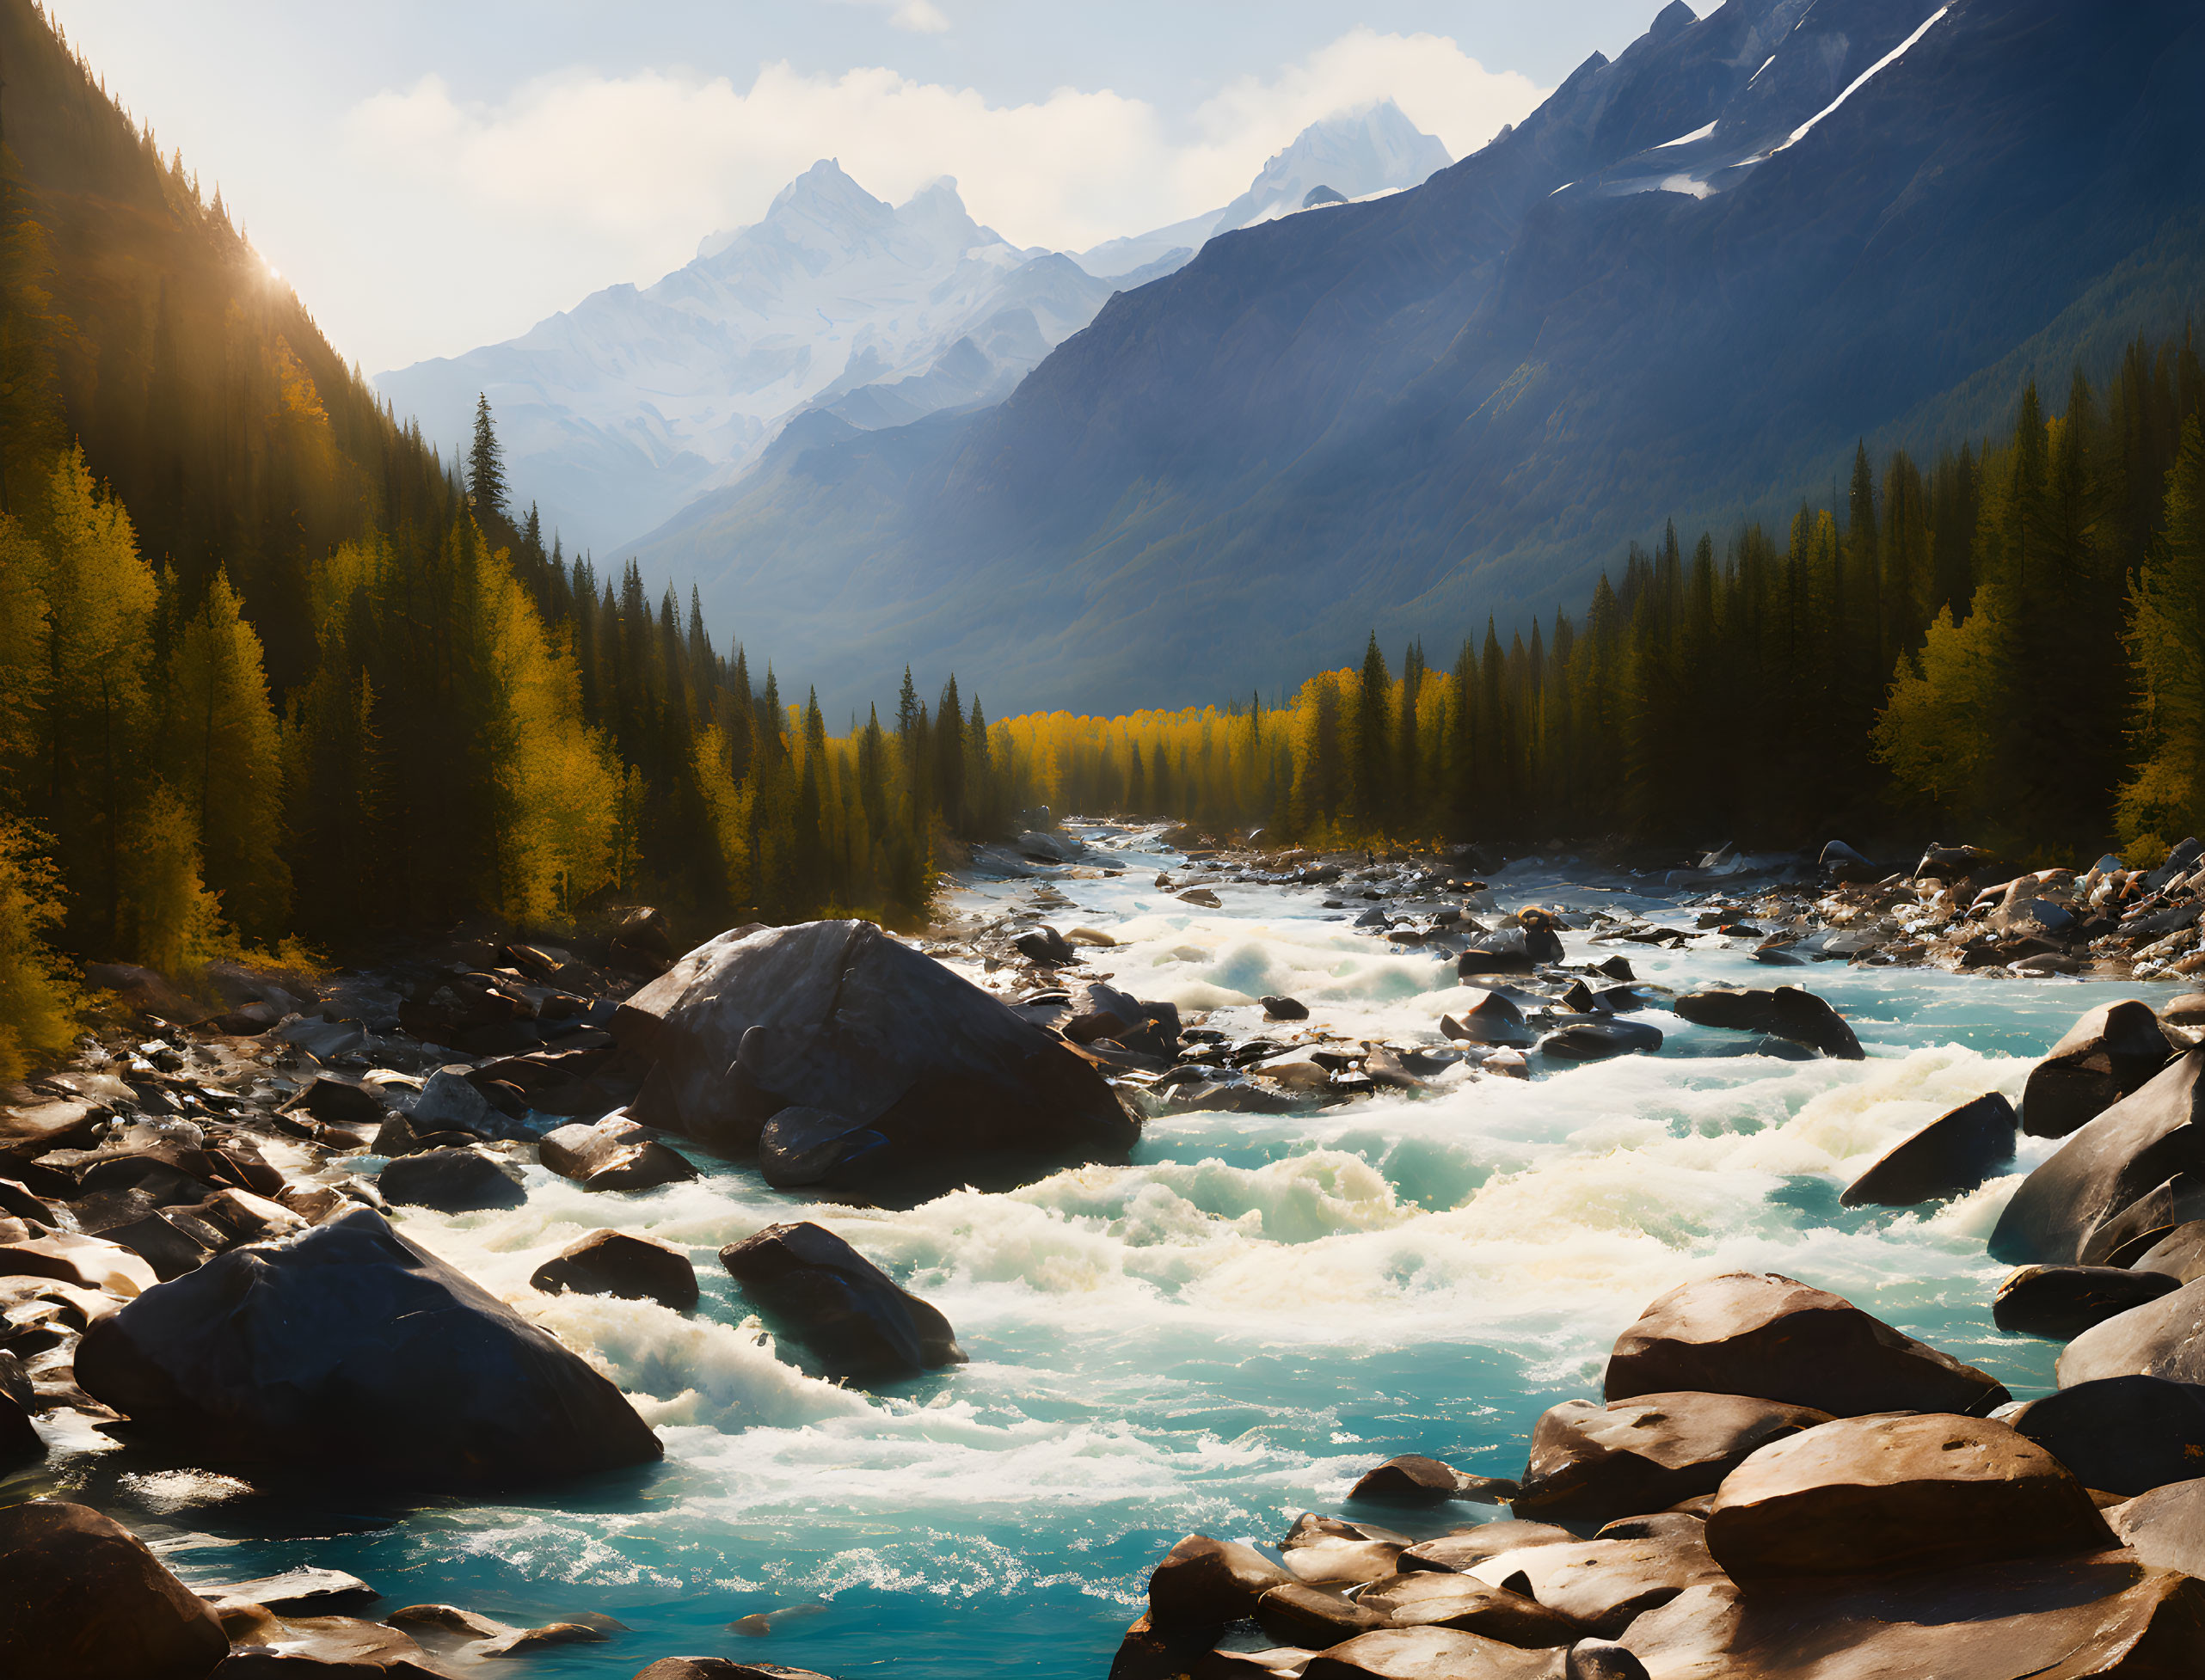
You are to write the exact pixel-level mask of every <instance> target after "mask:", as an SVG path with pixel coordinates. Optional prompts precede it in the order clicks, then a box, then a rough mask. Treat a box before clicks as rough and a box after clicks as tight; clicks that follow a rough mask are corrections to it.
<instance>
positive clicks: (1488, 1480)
mask: <svg viewBox="0 0 2205 1680" xmlns="http://www.w3.org/2000/svg"><path fill="white" fill-rule="evenodd" d="M1515 1494H1516V1484H1515V1483H1514V1482H1513V1481H1504V1480H1502V1478H1500V1477H1497V1476H1473V1475H1465V1474H1464V1473H1463V1472H1462V1471H1460V1470H1458V1469H1456V1468H1454V1466H1453V1465H1452V1464H1444V1463H1442V1462H1440V1461H1439V1460H1438V1459H1436V1458H1427V1457H1425V1456H1423V1455H1422V1453H1415V1452H1409V1453H1403V1454H1401V1455H1400V1456H1398V1457H1395V1458H1389V1459H1387V1460H1386V1461H1385V1463H1383V1464H1380V1465H1379V1466H1377V1467H1376V1468H1373V1469H1368V1470H1366V1471H1364V1472H1363V1474H1362V1475H1361V1476H1360V1477H1359V1478H1358V1479H1357V1481H1356V1482H1355V1485H1354V1487H1351V1488H1349V1489H1348V1498H1349V1499H1367V1500H1369V1501H1370V1502H1371V1503H1373V1504H1374V1505H1440V1504H1442V1503H1444V1502H1445V1501H1446V1500H1449V1499H1471V1500H1475V1501H1476V1502H1477V1503H1478V1504H1480V1505H1498V1504H1502V1503H1503V1502H1505V1501H1507V1500H1508V1499H1514V1497H1515Z"/></svg>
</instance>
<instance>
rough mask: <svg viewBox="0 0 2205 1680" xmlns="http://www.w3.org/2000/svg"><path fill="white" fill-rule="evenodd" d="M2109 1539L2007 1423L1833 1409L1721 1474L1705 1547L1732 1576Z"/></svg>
mask: <svg viewBox="0 0 2205 1680" xmlns="http://www.w3.org/2000/svg"><path fill="white" fill-rule="evenodd" d="M2113 1543H2114V1541H2113V1536H2112V1534H2111V1532H2110V1530H2108V1529H2107V1528H2106V1526H2105V1521H2104V1518H2101V1517H2100V1516H2099V1515H2098V1507H2097V1505H2095V1504H2094V1503H2093V1502H2092V1501H2091V1496H2090V1494H2089V1493H2088V1491H2087V1490H2086V1489H2085V1487H2083V1485H2082V1483H2081V1482H2079V1481H2077V1480H2076V1479H2075V1477H2074V1475H2073V1473H2072V1472H2071V1471H2070V1470H2069V1469H2068V1468H2067V1466H2066V1465H2064V1464H2062V1463H2061V1462H2060V1461H2059V1460H2058V1459H2056V1458H2055V1457H2054V1456H2052V1455H2051V1454H2050V1453H2048V1452H2047V1451H2046V1450H2044V1449H2043V1448H2042V1447H2041V1446H2039V1445H2038V1444H2036V1442H2034V1441H2032V1440H2030V1438H2028V1437H2027V1436H2025V1435H2023V1434H2022V1433H2020V1432H2018V1431H2017V1430H2016V1429H2014V1428H2013V1427H2012V1426H2010V1425H2007V1424H2004V1423H1999V1422H1997V1421H1995V1420H1994V1419H1989V1418H1969V1417H1961V1416H1957V1415H1955V1414H1951V1413H1910V1414H1906V1415H1899V1416H1894V1415H1888V1414H1887V1415H1883V1416H1878V1417H1864V1418H1840V1419H1836V1420H1834V1421H1833V1422H1830V1423H1826V1424H1822V1425H1821V1426H1817V1427H1815V1428H1814V1429H1809V1430H1807V1431H1804V1432H1802V1433H1800V1434H1797V1435H1794V1436H1792V1437H1790V1438H1788V1439H1786V1440H1782V1441H1778V1442H1775V1443H1773V1444H1771V1445H1769V1446H1766V1447H1763V1448H1762V1449H1761V1450H1760V1451H1759V1452H1756V1453H1755V1454H1754V1456H1752V1457H1750V1458H1748V1459H1747V1461H1746V1462H1744V1463H1743V1464H1741V1465H1740V1466H1739V1468H1737V1469H1735V1470H1734V1471H1732V1472H1731V1473H1730V1475H1728V1476H1726V1477H1725V1478H1724V1479H1723V1486H1722V1488H1721V1489H1720V1490H1719V1491H1718V1492H1717V1494H1716V1496H1715V1502H1714V1504H1713V1505H1712V1506H1711V1508H1710V1511H1709V1514H1708V1518H1707V1544H1708V1548H1709V1550H1711V1552H1713V1553H1714V1554H1715V1558H1716V1561H1717V1562H1718V1563H1720V1564H1721V1565H1722V1566H1723V1569H1724V1571H1725V1572H1726V1573H1728V1574H1729V1576H1730V1578H1731V1579H1733V1580H1735V1581H1739V1582H1741V1583H1750V1582H1754V1581H1760V1580H1765V1579H1772V1578H1776V1577H1794V1576H1803V1575H1814V1576H1833V1575H1869V1574H1880V1573H1887V1572H1889V1571H1892V1570H1931V1569H1950V1568H1956V1567H1961V1566H1963V1565H1967V1564H1974V1563H1988V1562H1993V1561H1995V1560H1999V1559H2003V1558H2014V1557H2029V1556H2038V1555H2045V1554H2060V1553H2074V1552H2095V1551H2102V1550H2104V1549H2106V1548H2109V1547H2110V1546H2111V1545H2112V1544H2113Z"/></svg>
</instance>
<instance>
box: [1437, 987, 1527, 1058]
mask: <svg viewBox="0 0 2205 1680" xmlns="http://www.w3.org/2000/svg"><path fill="white" fill-rule="evenodd" d="M1470 996H1471V1002H1470V1005H1469V1007H1468V1008H1466V1009H1460V1010H1458V1011H1457V1012H1456V1013H1455V1014H1453V1015H1442V1016H1440V1032H1441V1033H1443V1034H1444V1035H1445V1036H1446V1037H1447V1038H1450V1039H1460V1040H1461V1041H1463V1042H1464V1043H1465V1044H1489V1045H1507V1046H1510V1047H1513V1048H1516V1049H1526V1048H1528V1047H1529V1046H1530V1045H1534V1044H1536V1043H1538V1042H1539V1034H1538V1033H1534V1032H1533V1031H1532V1029H1531V1027H1530V1026H1529V1025H1528V1024H1527V1023H1526V1021H1525V1020H1524V1012H1523V1011H1522V1010H1521V1009H1519V1008H1517V1006H1516V1003H1515V1001H1514V999H1513V998H1510V997H1508V996H1506V995H1505V994H1503V993H1501V992H1497V991H1486V990H1481V989H1479V988H1476V987H1472V988H1471V993H1470Z"/></svg>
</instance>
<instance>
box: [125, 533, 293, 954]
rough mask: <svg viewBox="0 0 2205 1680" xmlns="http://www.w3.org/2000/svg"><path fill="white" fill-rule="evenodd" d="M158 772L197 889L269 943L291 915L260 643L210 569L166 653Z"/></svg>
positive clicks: (279, 776)
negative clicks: (181, 813) (187, 819)
mask: <svg viewBox="0 0 2205 1680" xmlns="http://www.w3.org/2000/svg"><path fill="white" fill-rule="evenodd" d="M163 694H164V699H165V702H166V703H165V705H164V707H163V713H164V715H163V720H162V724H163V727H162V743H161V748H162V750H161V755H160V758H159V761H158V762H159V763H160V764H161V766H162V768H163V773H164V774H165V775H166V776H169V778H170V779H171V780H172V782H173V784H174V786H175V789H176V791H177V792H178V794H180V795H181V797H182V799H183V800H184V803H185V806H186V807H187V809H188V810H189V811H190V812H191V814H192V817H193V822H194V823H195V825H196V826H197V830H198V838H199V849H200V858H201V861H202V862H201V867H202V868H203V869H204V871H205V877H206V886H207V887H208V888H209V889H211V890H212V892H215V893H217V894H218V895H219V897H220V898H221V900H222V907H223V911H224V915H225V916H226V917H228V918H229V920H230V922H231V923H233V924H234V925H235V926H236V928H238V929H240V930H242V931H243V932H245V933H248V934H250V935H256V936H262V937H273V936H274V935H276V934H277V933H278V932H279V930H280V929H281V928H282V926H283V923H284V921H285V918H286V916H287V915H288V914H289V912H290V909H291V871H290V870H289V868H286V866H285V864H284V861H283V859H282V857H281V855H280V854H279V851H278V849H277V848H278V844H279V840H280V838H281V829H282V823H283V753H282V743H281V740H280V739H279V735H278V733H277V730H276V716H275V708H274V707H273V705H272V704H270V702H269V700H268V685H267V677H266V676H265V674H264V673H263V671H262V668H261V641H260V638H259V637H258V636H257V635H255V634H254V633H253V627H252V626H251V625H249V624H248V623H247V622H245V621H244V618H243V616H242V614H241V612H240V610H239V604H238V600H237V596H236V592H235V591H234V590H232V589H231V588H230V578H229V574H228V573H227V572H226V571H220V570H218V571H217V572H216V573H215V574H214V580H213V581H212V583H211V584H209V585H208V586H207V591H206V599H205V601H203V602H202V603H201V604H200V610H198V611H197V612H196V613H194V614H193V615H192V616H191V617H190V618H188V619H187V620H186V621H185V622H184V623H183V624H182V625H181V627H180V628H179V629H178V631H177V633H176V635H175V644H174V646H173V647H172V648H171V650H170V653H169V670H168V672H167V681H166V682H165V683H164V684H163Z"/></svg>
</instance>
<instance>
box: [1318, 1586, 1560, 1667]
mask: <svg viewBox="0 0 2205 1680" xmlns="http://www.w3.org/2000/svg"><path fill="white" fill-rule="evenodd" d="M1355 1602H1356V1603H1359V1604H1362V1605H1366V1606H1367V1607H1368V1608H1370V1609H1374V1610H1379V1611H1381V1612H1383V1613H1384V1615H1385V1617H1386V1619H1387V1620H1388V1621H1389V1622H1391V1623H1392V1624H1393V1625H1394V1626H1395V1627H1397V1628H1454V1629H1455V1630H1456V1631H1457V1632H1459V1633H1465V1634H1482V1635H1483V1636H1484V1637H1485V1638H1487V1639H1490V1640H1500V1641H1501V1642H1502V1644H1503V1645H1516V1646H1523V1647H1524V1648H1525V1649H1526V1650H1539V1649H1552V1648H1553V1647H1555V1646H1567V1645H1572V1644H1575V1642H1576V1641H1577V1640H1581V1639H1582V1638H1584V1637H1585V1625H1584V1623H1582V1622H1579V1621H1577V1620H1576V1619H1575V1617H1573V1616H1564V1615H1563V1613H1562V1612H1561V1611H1560V1610H1556V1609H1548V1608H1547V1607H1546V1606H1545V1605H1544V1604H1542V1603H1539V1600H1537V1599H1536V1598H1529V1597H1525V1596H1524V1595H1523V1594H1522V1593H1520V1592H1511V1591H1508V1589H1507V1588H1505V1587H1497V1586H1488V1585H1486V1584H1485V1583H1484V1582H1483V1581H1481V1580H1479V1579H1477V1577H1476V1576H1475V1575H1456V1574H1448V1573H1440V1572H1438V1571H1434V1570H1419V1571H1417V1572H1416V1573H1413V1574H1408V1575H1393V1576H1389V1577H1387V1578H1386V1579H1384V1580H1378V1581H1373V1582H1372V1583H1371V1584H1370V1585H1368V1586H1367V1587H1365V1588H1364V1589H1363V1591H1361V1592H1360V1593H1358V1594H1357V1595H1356V1597H1355Z"/></svg>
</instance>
